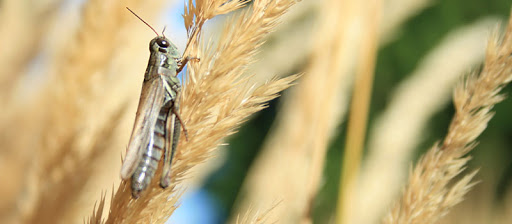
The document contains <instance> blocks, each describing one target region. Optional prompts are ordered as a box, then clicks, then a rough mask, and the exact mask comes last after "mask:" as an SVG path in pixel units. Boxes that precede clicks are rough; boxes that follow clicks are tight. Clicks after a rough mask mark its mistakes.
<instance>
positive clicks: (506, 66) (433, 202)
mask: <svg viewBox="0 0 512 224" xmlns="http://www.w3.org/2000/svg"><path fill="white" fill-rule="evenodd" d="M498 36H499V35H497V34H494V35H493V36H492V38H491V39H490V41H489V43H488V45H487V51H486V58H485V62H484V66H483V68H482V70H481V72H480V73H479V74H471V75H469V76H468V77H467V78H466V79H465V80H464V81H463V82H461V83H459V85H458V86H457V87H456V88H455V91H454V96H453V101H454V105H455V110H456V113H455V115H454V117H453V119H452V122H451V124H450V127H449V129H448V133H447V135H446V137H445V139H444V140H443V142H442V143H439V144H435V145H434V146H433V147H432V148H431V149H430V150H429V151H428V152H427V153H426V154H425V155H424V156H423V157H422V158H421V159H420V161H419V162H418V164H417V165H416V166H415V168H414V169H413V170H412V171H411V174H410V176H409V183H408V184H407V187H406V188H405V191H404V193H403V195H402V197H401V199H400V201H399V202H397V203H396V204H395V205H394V206H393V208H392V209H391V211H390V212H389V213H388V215H387V216H386V217H385V218H384V221H383V223H434V222H436V221H438V220H439V219H441V218H442V217H443V216H445V215H446V214H447V213H448V212H449V210H450V209H451V208H452V207H453V206H455V205H456V204H457V203H459V202H460V201H462V200H463V197H464V195H465V194H466V193H467V192H468V191H469V190H470V189H471V187H472V186H473V185H474V182H472V181H471V180H472V178H473V177H474V176H475V174H476V172H477V171H472V172H470V173H469V174H466V175H464V176H463V177H462V178H461V179H459V180H454V178H456V177H458V175H459V174H460V173H461V172H463V171H464V170H465V169H466V163H467V161H468V160H469V159H470V158H471V157H470V156H467V154H468V153H469V152H470V151H471V150H472V149H473V148H474V147H475V146H476V142H475V139H476V138H477V137H478V136H479V135H480V134H481V133H482V132H483V131H484V130H485V128H486V127H487V123H488V122H489V120H490V119H491V118H492V116H493V112H492V111H491V109H492V107H493V106H494V105H495V104H497V103H499V102H500V101H502V100H503V99H504V96H503V95H501V94H499V92H500V91H501V89H502V88H503V87H504V86H505V85H507V84H508V83H509V82H510V81H511V79H512V57H510V55H511V54H512V17H511V18H510V19H509V23H508V26H507V28H506V30H505V34H504V35H503V37H501V38H499V37H498Z"/></svg>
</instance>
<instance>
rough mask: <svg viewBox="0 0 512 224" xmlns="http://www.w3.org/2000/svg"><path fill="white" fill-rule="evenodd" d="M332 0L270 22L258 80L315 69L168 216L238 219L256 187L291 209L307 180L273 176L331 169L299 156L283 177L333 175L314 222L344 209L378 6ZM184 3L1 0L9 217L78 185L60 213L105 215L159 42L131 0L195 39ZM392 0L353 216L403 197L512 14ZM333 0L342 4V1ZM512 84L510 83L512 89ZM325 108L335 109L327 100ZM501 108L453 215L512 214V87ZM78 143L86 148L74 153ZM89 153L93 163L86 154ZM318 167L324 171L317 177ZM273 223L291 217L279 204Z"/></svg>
mask: <svg viewBox="0 0 512 224" xmlns="http://www.w3.org/2000/svg"><path fill="white" fill-rule="evenodd" d="M332 2H333V1H328V0H323V1H313V0H303V1H299V2H298V3H297V4H296V5H295V6H294V7H293V8H292V9H291V11H290V12H288V13H287V14H285V15H284V16H283V18H282V23H281V24H280V25H279V26H278V28H277V29H276V31H275V32H274V33H271V34H269V36H268V40H267V41H266V43H265V44H264V45H263V46H262V48H261V52H260V54H259V55H258V58H257V62H255V63H254V64H253V65H250V69H249V70H250V74H254V75H255V76H254V78H253V82H254V83H261V82H264V81H265V80H267V79H270V78H272V77H274V76H277V77H285V76H288V75H292V74H296V73H300V72H304V75H303V77H302V78H301V79H300V80H299V81H298V83H300V84H298V85H296V86H293V87H291V88H290V89H289V90H287V91H285V92H284V93H283V96H282V97H280V98H277V99H275V100H273V101H271V102H270V103H269V107H268V108H266V109H265V110H263V111H261V112H259V113H257V114H254V115H253V116H252V118H251V119H250V120H248V121H247V122H245V123H244V125H243V126H242V127H241V128H240V130H239V131H238V132H237V133H236V134H234V135H233V136H231V137H230V138H228V139H227V140H226V142H227V143H228V144H227V145H226V146H224V147H222V148H221V149H219V150H218V151H217V152H216V154H215V155H216V156H215V157H214V158H212V159H210V160H209V161H208V162H207V163H206V164H201V165H198V166H197V167H195V168H194V171H193V172H192V175H191V176H192V177H191V178H190V179H188V180H186V182H185V183H184V186H186V187H187V189H188V190H187V191H186V193H185V194H184V195H183V197H182V203H181V206H180V207H179V208H178V209H177V210H176V212H175V213H174V214H173V216H172V217H171V219H170V220H169V222H168V223H226V222H228V221H229V220H231V221H233V220H234V219H236V217H237V216H238V215H239V214H243V213H244V211H247V209H249V210H251V207H254V208H253V210H254V211H256V210H258V209H260V207H259V206H258V205H256V204H257V201H254V200H260V199H261V200H262V201H264V200H266V199H263V198H262V196H260V195H268V197H269V198H270V199H268V200H270V201H272V199H271V198H274V199H273V203H275V204H278V205H277V206H278V207H279V206H282V207H285V208H286V207H287V203H289V202H290V198H289V197H292V198H294V195H293V194H292V196H285V195H283V197H282V198H280V197H275V196H274V194H278V195H279V191H278V187H276V185H280V186H281V189H284V191H286V189H287V187H288V184H290V185H293V183H291V182H287V181H284V179H281V180H282V181H281V182H279V176H277V177H272V176H271V175H270V174H272V173H279V172H280V169H285V167H286V166H289V167H291V168H290V169H292V168H295V167H296V166H300V164H304V166H306V167H312V170H314V168H315V167H320V169H319V170H320V173H319V174H315V173H314V171H310V172H301V171H302V170H301V169H297V170H295V172H293V170H292V171H291V172H289V173H287V174H283V175H286V176H288V177H289V178H293V177H292V176H293V175H298V176H300V175H304V177H298V179H297V181H298V182H299V185H300V183H302V185H309V184H310V183H315V182H318V183H317V184H316V185H315V186H313V187H311V188H307V189H305V190H304V191H308V192H309V191H311V189H318V194H317V195H316V196H314V197H313V199H312V200H310V201H309V203H310V204H309V205H308V210H309V211H310V214H311V217H312V219H313V223H333V222H334V217H335V213H336V211H335V209H336V203H337V195H338V187H339V182H340V170H341V166H342V158H343V152H344V148H345V143H346V141H345V137H346V134H347V132H346V127H347V122H346V121H347V110H348V109H347V108H349V105H350V103H349V102H350V95H351V91H352V86H353V81H354V78H353V77H354V75H355V74H356V73H357V72H356V71H357V68H356V67H357V66H356V64H357V60H356V59H357V58H358V56H357V55H358V53H357V52H359V50H358V49H360V46H364V43H365V42H364V40H365V38H367V36H365V34H366V33H365V26H364V24H365V22H364V19H362V18H365V14H364V12H365V10H364V7H366V6H364V5H362V4H361V3H355V2H357V1H349V0H347V1H340V3H339V4H333V3H332ZM372 3H373V2H372ZM183 4H184V3H183V1H154V2H151V3H145V2H143V1H140V2H139V1H119V2H116V3H113V2H110V1H86V0H45V1H30V0H23V1H15V0H3V1H0V65H1V66H0V88H1V89H0V96H1V99H0V100H1V101H0V103H1V104H0V108H2V109H1V112H0V128H1V129H0V170H4V171H2V172H1V173H2V174H1V175H0V176H1V177H0V183H2V184H0V198H1V202H0V223H20V222H22V223H23V222H25V223H35V222H34V220H37V217H40V216H41V214H44V213H45V206H48V207H51V206H50V205H52V203H49V204H50V205H47V204H46V203H45V201H48V200H51V201H54V202H53V204H56V202H58V201H59V200H62V198H73V199H72V202H69V204H68V205H69V207H67V208H65V209H63V210H65V211H63V212H62V216H63V217H62V220H61V221H60V222H63V223H68V222H66V220H68V221H70V220H73V222H78V221H81V220H82V218H83V217H85V216H87V215H89V214H90V211H92V207H93V206H94V203H95V201H97V200H99V198H100V196H101V193H102V192H105V191H106V192H107V198H108V196H109V195H110V193H111V192H110V189H112V185H113V184H114V186H116V187H115V188H117V186H118V184H119V177H118V175H119V174H118V173H119V168H120V165H121V163H120V162H121V161H120V159H119V158H120V154H121V152H124V150H125V147H126V145H127V143H128V137H129V134H130V133H131V127H132V125H133V120H134V117H133V115H134V114H135V108H136V105H137V102H138V96H139V94H140V83H141V81H142V77H143V72H144V70H145V66H146V63H147V58H148V51H147V45H148V43H149V40H151V38H152V37H153V36H154V33H153V32H151V31H150V30H149V29H148V28H147V27H145V25H144V24H142V23H140V22H139V21H138V20H137V19H136V18H135V17H133V16H131V15H130V14H129V13H128V11H126V10H125V8H124V7H125V6H128V7H130V8H131V9H133V10H134V11H135V12H137V13H138V14H139V16H141V17H142V18H144V19H145V20H146V21H148V22H149V23H150V24H152V25H153V26H154V27H155V29H156V30H157V31H159V30H162V29H163V27H164V26H166V27H167V28H166V36H168V37H169V38H170V39H171V40H173V42H174V43H175V44H176V45H177V46H178V48H179V49H184V47H185V44H186V31H185V28H184V26H183V18H182V17H181V14H182V13H183ZM380 4H381V5H380V10H378V11H379V13H380V14H377V15H378V17H377V18H378V20H377V21H378V26H377V31H376V32H375V33H376V35H374V36H373V38H374V40H375V41H376V42H377V47H376V48H377V49H376V50H377V51H376V54H377V56H376V59H375V60H376V61H375V64H374V65H375V66H374V80H373V87H371V88H372V92H371V100H370V101H369V108H370V110H369V117H368V120H367V128H368V130H367V139H366V140H365V147H364V152H363V156H362V164H361V169H360V175H359V176H358V181H357V182H358V187H357V189H358V193H357V194H356V195H355V196H354V197H355V198H356V199H355V202H353V205H352V206H353V211H352V214H353V215H352V216H354V217H352V218H351V220H350V223H378V222H379V220H380V218H381V217H382V216H383V215H384V214H385V213H386V208H387V207H388V206H389V204H390V203H391V202H392V201H393V200H396V199H397V198H398V196H399V195H400V189H401V188H403V186H404V184H405V183H406V177H407V172H408V170H409V168H410V166H411V165H412V164H415V162H416V161H417V159H418V158H419V157H420V156H421V155H422V154H423V153H424V152H425V151H426V150H428V149H429V148H430V147H431V146H432V145H433V144H434V143H435V142H437V141H440V140H442V139H443V137H444V135H445V134H446V131H447V128H448V125H449V122H450V120H451V117H452V116H453V113H454V109H453V104H452V103H451V94H452V89H453V86H454V85H455V83H456V82H457V81H458V80H460V78H461V77H462V76H463V75H465V74H468V73H469V72H470V71H472V70H476V71H478V70H479V69H480V66H481V63H482V61H483V58H484V54H485V45H486V43H487V39H488V37H489V35H490V34H491V32H492V31H493V30H499V29H498V26H497V24H498V23H501V24H506V22H507V20H508V17H509V13H510V10H511V7H512V2H511V1H510V0H489V1H478V0H465V1H463V0H449V1H435V0H431V1H428V0H412V1H411V0H387V1H382V2H381V3H380ZM337 6H340V7H341V8H336V7H337ZM330 7H331V8H334V9H332V10H331V11H328V9H329V8H330ZM93 8H94V9H97V10H98V11H94V10H92V9H93ZM351 9H354V10H352V11H351ZM378 9H379V8H378ZM333 10H334V12H336V10H337V12H338V15H336V13H334V14H333V13H332V11H333ZM111 12H115V13H111ZM366 12H369V11H366ZM88 13H89V14H88ZM91 13H92V14H91ZM329 16H330V17H329ZM227 17H228V16H221V17H219V18H215V19H213V20H211V21H209V22H208V23H207V24H206V30H205V35H204V36H205V37H207V38H205V39H208V38H211V39H212V40H215V38H218V36H219V32H220V28H221V27H222V26H223V25H225V23H226V21H227V20H226V18H227ZM366 17H367V16H366ZM109 18H112V19H109ZM87 19H90V21H89V20H87ZM326 21H327V22H326ZM329 21H330V23H329ZM327 23H329V25H326V24H327ZM329 27H330V28H329ZM87 32H91V33H90V34H89V33H87ZM370 33H371V32H370ZM330 36H334V37H332V38H331V37H330ZM335 39H340V42H339V44H338V45H334V46H338V48H339V49H340V51H339V52H337V53H336V52H334V51H335V50H333V49H332V46H331V45H328V44H329V43H331V42H333V43H335V41H336V40H335ZM357 40H361V41H357ZM350 43H353V44H350ZM334 48H336V47H334ZM322 52H325V54H324V53H322ZM323 62H325V63H326V64H324V65H323V66H322V65H321V63H323ZM315 66H320V67H321V68H323V69H318V67H315ZM336 66H339V67H336ZM326 69H327V70H326ZM329 72H330V73H336V74H333V75H332V74H329ZM183 78H184V79H186V77H183ZM317 81H318V83H316V82H317ZM303 83H311V84H312V85H309V86H308V87H309V88H311V89H309V91H310V92H308V95H307V96H308V97H307V98H299V99H303V101H302V102H301V103H300V105H301V107H294V106H293V105H294V103H293V102H295V101H294V97H295V96H300V94H299V93H298V92H301V91H303V90H304V89H303V87H302V85H303ZM304 88H306V87H304ZM504 92H505V93H506V94H507V95H510V92H511V88H510V87H506V88H505V89H504ZM317 103H320V105H319V106H318V105H317ZM290 108H291V109H290ZM315 108H316V109H318V110H320V109H322V110H324V109H325V110H324V112H325V114H322V113H320V114H318V113H317V112H316V110H315ZM301 109H305V110H304V111H299V110H301ZM309 110H311V111H309ZM494 110H495V111H496V114H495V116H494V118H493V119H492V120H491V121H490V123H489V127H488V128H487V129H486V130H485V131H484V133H483V134H482V135H481V136H480V137H479V138H478V141H479V144H478V146H477V147H476V148H475V150H473V151H472V152H471V155H472V157H473V159H472V160H471V161H470V163H469V171H471V170H475V169H480V172H479V173H478V174H477V176H476V180H478V181H479V183H478V184H477V185H476V186H475V187H474V189H473V190H471V191H470V192H469V193H468V195H467V198H466V200H465V201H463V202H462V203H461V204H459V205H458V206H456V207H455V209H454V210H453V211H452V212H451V213H450V214H449V215H448V216H447V217H446V218H445V219H443V221H442V223H510V222H512V194H511V193H510V190H511V180H512V150H511V148H512V117H511V116H510V112H511V111H512V100H511V99H506V100H505V101H504V102H502V103H500V104H498V105H497V106H496V107H495V108H494ZM295 113H297V114H295ZM308 114H309V115H310V116H311V117H309V118H308V116H306V115H308ZM320 117H324V118H325V119H326V121H324V120H322V119H319V118H320ZM297 119H298V120H300V121H297ZM308 119H309V120H308ZM304 120H307V121H308V122H311V123H307V122H301V121H304ZM322 122H323V123H322ZM319 123H320V125H319ZM283 133H284V134H283ZM290 133H292V134H290ZM302 135H306V136H307V138H301V137H300V136H302ZM316 137H318V138H316ZM309 138H315V139H316V140H315V139H313V140H307V139H309ZM318 139H320V140H319V141H321V142H316V141H317V140H318ZM294 145H295V146H297V145H299V147H301V148H305V150H310V149H317V148H321V149H322V150H324V151H322V152H321V153H320V154H321V155H320V156H319V157H318V158H319V159H318V160H314V161H309V163H308V162H304V163H301V162H300V161H301V159H304V158H317V156H316V154H315V151H304V152H295V151H280V150H281V148H286V147H291V148H293V146H294ZM295 148H297V147H295ZM68 149H70V151H72V152H68V153H66V151H67V150H68ZM294 155H298V156H303V157H301V158H295V157H294ZM41 158H43V159H41ZM293 161H297V162H298V164H299V165H295V163H294V162H293ZM56 164H60V165H56ZM78 164H87V165H85V166H83V168H81V169H77V168H73V167H76V166H78ZM56 167H57V168H58V169H57V168H56ZM283 172H284V171H283ZM284 173H286V172H284ZM276 175H277V174H276ZM315 175H316V176H318V180H313V181H309V180H308V178H310V177H311V176H315ZM301 178H303V179H301ZM48 179H49V180H48ZM299 180H305V181H303V182H300V181H299ZM47 182H49V183H47ZM256 182H257V183H256ZM63 183H66V185H63ZM254 183H256V184H254ZM56 186H57V188H56ZM59 186H60V187H61V188H58V187H59ZM64 186H67V187H64ZM70 186H71V187H70ZM251 186H258V187H251ZM2 188H3V189H2ZM254 188H257V189H259V191H258V190H254ZM291 188H293V187H291ZM69 189H73V190H69ZM263 190H267V191H273V190H275V191H274V192H269V193H266V192H265V191H263ZM290 191H293V190H290ZM312 191H313V192H315V190H312ZM59 194H60V195H62V196H55V195H59ZM73 195H80V196H76V197H75V196H73ZM59 197H62V198H59ZM255 198H256V199H255ZM304 198H309V199H311V197H308V196H307V195H306V196H300V197H299V196H297V197H296V200H297V201H300V202H297V203H298V204H301V203H302V204H304V202H303V201H305V200H306V199H304ZM272 206H273V205H272V203H271V204H267V208H271V207H272ZM292 207H293V206H292ZM52 208H53V207H52ZM277 210H278V212H277V214H276V217H280V218H279V221H278V223H296V222H295V221H293V220H294V219H293V218H290V219H288V218H283V217H284V216H291V217H293V216H294V214H293V212H292V213H291V214H286V215H283V214H284V213H285V212H286V211H281V210H279V209H277ZM284 210H287V209H284ZM290 210H293V209H290ZM261 212H262V213H264V210H263V211H261ZM43 216H44V215H43ZM20 217H22V218H20ZM272 221H276V220H275V219H272V217H271V218H270V219H269V222H272Z"/></svg>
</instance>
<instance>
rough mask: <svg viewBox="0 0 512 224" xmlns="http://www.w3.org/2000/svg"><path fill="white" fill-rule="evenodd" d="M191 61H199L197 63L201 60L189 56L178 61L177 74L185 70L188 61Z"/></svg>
mask: <svg viewBox="0 0 512 224" xmlns="http://www.w3.org/2000/svg"><path fill="white" fill-rule="evenodd" d="M190 60H197V61H199V58H197V57H189V56H187V57H186V58H184V59H183V58H179V59H177V62H178V68H177V69H176V74H178V73H180V72H181V70H183V68H185V65H187V63H188V61H190Z"/></svg>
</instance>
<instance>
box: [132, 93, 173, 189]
mask: <svg viewBox="0 0 512 224" xmlns="http://www.w3.org/2000/svg"><path fill="white" fill-rule="evenodd" d="M171 105H172V102H170V101H168V102H166V103H165V104H164V105H163V106H162V108H160V112H159V114H158V118H157V120H156V123H155V127H154V128H153V133H151V135H150V136H149V138H150V139H149V143H148V145H147V146H146V148H145V150H144V153H143V154H142V157H141V160H140V163H139V165H138V166H137V168H136V169H135V172H134V173H133V175H132V195H133V197H134V198H138V197H139V193H140V192H141V191H143V190H145V189H146V188H147V187H148V186H149V184H150V183H151V179H153V176H154V175H155V171H156V169H157V168H158V163H159V161H160V159H161V158H162V153H164V151H165V150H166V149H165V139H166V138H165V135H166V134H167V132H166V122H167V118H168V116H169V110H170V109H171Z"/></svg>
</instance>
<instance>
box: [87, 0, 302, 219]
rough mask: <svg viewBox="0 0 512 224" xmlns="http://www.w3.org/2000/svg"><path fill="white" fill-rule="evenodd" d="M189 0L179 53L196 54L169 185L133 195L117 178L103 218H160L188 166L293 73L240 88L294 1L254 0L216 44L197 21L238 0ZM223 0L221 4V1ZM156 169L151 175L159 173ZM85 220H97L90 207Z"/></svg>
mask: <svg viewBox="0 0 512 224" xmlns="http://www.w3.org/2000/svg"><path fill="white" fill-rule="evenodd" d="M195 3H196V4H195V5H193V4H192V1H189V4H188V8H186V10H185V14H184V19H185V25H186V27H187V30H188V31H189V35H190V36H189V42H188V44H187V48H186V49H185V52H184V55H185V56H188V55H190V56H192V57H199V58H200V60H201V61H200V62H197V61H192V62H190V63H189V69H188V75H187V76H188V79H187V82H186V84H185V85H184V86H185V88H184V89H183V92H182V96H183V99H182V105H181V108H182V110H181V116H182V117H183V118H184V122H185V124H186V125H187V129H188V133H189V141H185V139H184V138H182V139H181V141H180V145H179V147H178V152H177V154H176V156H175V160H174V163H173V166H172V176H171V182H172V184H171V186H169V187H168V189H166V190H162V189H161V188H160V187H159V186H158V183H157V181H153V183H152V185H151V186H150V187H149V188H148V189H147V190H146V191H145V193H144V194H143V195H142V196H141V197H140V198H138V199H137V200H133V199H132V197H131V193H130V189H129V186H128V185H129V184H127V182H122V183H121V185H120V186H119V188H118V189H117V191H116V193H115V194H114V195H113V198H112V201H111V204H110V213H109V215H108V218H107V220H106V223H140V222H165V221H166V220H167V219H168V217H169V216H170V215H171V214H172V212H173V211H174V210H175V208H176V206H177V202H178V199H179V198H180V196H181V194H182V193H183V191H184V189H183V188H179V187H177V185H179V184H180V183H181V181H182V180H183V179H185V178H186V177H187V176H188V175H189V170H190V168H191V167H193V166H195V165H197V164H200V163H202V162H204V161H205V160H206V159H208V158H209V157H210V156H211V155H212V154H213V153H214V150H215V149H216V148H217V146H219V145H220V144H221V143H222V141H223V139H224V138H225V137H226V136H228V135H230V134H232V133H234V132H235V130H236V128H237V127H238V126H239V125H240V124H241V123H242V122H243V121H244V120H246V119H247V117H248V116H250V115H251V114H253V113H254V112H257V111H259V110H261V109H263V108H265V107H266V104H265V103H266V102H267V101H269V100H271V99H273V98H275V97H277V94H278V93H279V92H280V91H282V90H284V89H286V88H287V87H289V86H290V85H291V83H292V82H293V81H294V80H295V79H297V76H290V77H288V78H284V79H274V80H271V81H269V82H267V83H265V84H263V85H261V86H259V87H256V88H246V81H245V80H246V78H243V77H242V75H243V73H244V72H245V70H246V65H247V64H250V63H251V62H252V60H253V59H252V58H253V56H254V55H255V53H256V52H257V49H258V47H259V46H260V45H261V44H262V43H263V38H264V37H265V36H266V34H267V33H268V32H270V31H272V30H273V28H274V27H275V25H276V24H277V21H278V19H279V17H280V16H281V15H282V14H284V13H285V12H286V10H287V9H288V8H289V7H290V6H292V5H293V3H294V1H254V2H253V4H252V5H251V6H250V7H248V9H247V10H245V11H243V12H242V13H240V14H239V15H238V16H237V17H235V18H233V19H232V20H231V22H230V23H229V25H228V26H226V28H225V29H224V30H223V31H222V34H223V36H222V38H221V39H220V42H219V43H218V45H216V46H213V45H212V44H211V43H208V44H203V43H202V42H201V29H202V26H203V24H204V23H205V22H206V21H207V20H208V19H210V18H213V17H214V16H216V15H219V14H224V13H228V12H231V11H233V10H236V9H238V8H240V7H241V6H242V5H243V4H245V2H244V1H242V2H238V1H231V2H229V3H226V2H225V1H218V0H217V1H213V0H205V1H196V2H195ZM224 3H225V4H224ZM160 172H161V170H158V171H157V173H156V176H158V175H160ZM95 214H96V215H95V216H94V217H95V219H94V220H92V219H91V220H89V222H90V223H97V222H100V220H101V218H102V217H101V216H99V215H97V214H99V212H96V213H95Z"/></svg>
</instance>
